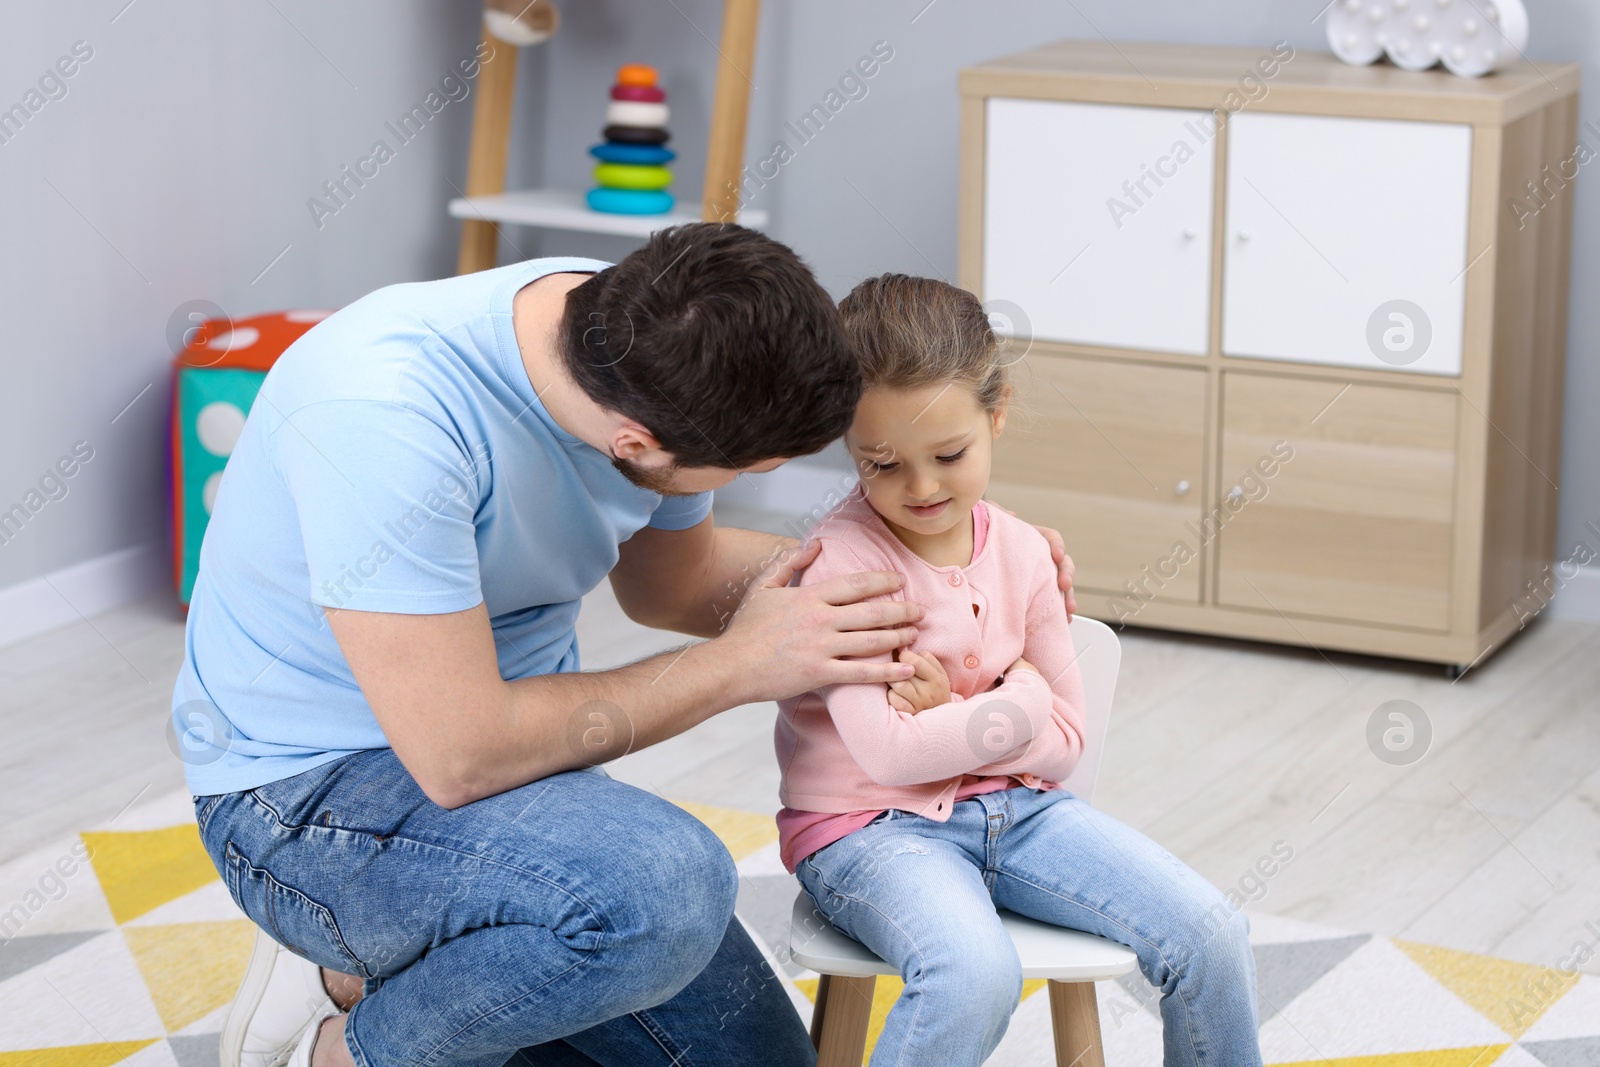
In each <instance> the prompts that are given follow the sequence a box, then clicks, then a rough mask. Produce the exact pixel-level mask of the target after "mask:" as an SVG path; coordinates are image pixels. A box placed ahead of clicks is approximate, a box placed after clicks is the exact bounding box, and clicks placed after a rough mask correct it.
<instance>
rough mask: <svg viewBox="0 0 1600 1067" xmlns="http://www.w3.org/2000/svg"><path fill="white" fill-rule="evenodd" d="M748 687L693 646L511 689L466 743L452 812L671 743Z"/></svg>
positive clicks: (739, 698)
mask: <svg viewBox="0 0 1600 1067" xmlns="http://www.w3.org/2000/svg"><path fill="white" fill-rule="evenodd" d="M744 681H745V679H744V677H741V674H740V672H739V671H738V670H737V665H736V664H732V663H730V662H728V657H727V656H725V655H724V653H723V651H722V649H721V648H720V647H718V646H716V645H715V644H713V643H711V642H697V643H695V644H692V645H688V646H685V647H684V648H680V649H673V650H672V651H670V652H664V653H662V654H660V655H658V656H652V657H650V658H649V659H645V660H640V661H639V662H637V663H631V664H628V665H627V666H625V667H619V668H617V669H615V670H609V671H593V672H581V673H571V674H550V675H543V676H541V677H537V678H523V679H519V680H517V681H513V682H508V683H506V687H507V690H508V700H507V703H506V707H505V710H504V713H503V715H502V716H500V717H499V719H498V722H497V723H496V726H495V727H492V728H490V729H487V730H476V731H473V732H472V733H471V735H470V740H468V738H467V737H462V740H468V745H469V746H470V748H469V750H468V751H463V752H460V753H458V756H459V761H458V766H459V768H460V773H459V778H458V780H457V781H456V782H454V783H452V786H451V788H450V790H449V795H448V797H447V799H448V800H449V801H451V803H449V804H448V806H451V807H455V806H459V805H461V804H468V803H471V802H472V801H474V800H481V799H483V798H484V797H489V796H494V795H495V794H497V793H503V792H505V791H506V790H507V789H514V788H516V787H518V786H521V785H525V784H527V783H528V782H532V781H537V780H538V779H540V778H544V777H547V776H549V775H552V774H559V773H561V772H562V771H570V770H575V769H577V768H580V767H591V766H594V765H595V764H597V763H605V762H607V761H608V760H613V759H616V758H617V757H618V756H622V755H625V754H627V753H628V752H632V751H635V750H637V749H640V748H645V747H647V746H649V745H653V744H656V743H657V742H660V741H665V740H666V739H667V738H669V737H673V736H676V735H677V734H680V733H682V732H683V731H685V730H688V729H690V728H691V727H694V726H697V725H699V724H700V723H701V722H704V721H705V720H706V719H708V718H710V717H711V716H713V715H715V714H717V713H718V712H722V711H726V710H727V709H729V708H731V707H734V706H736V705H738V704H741V703H745V702H746V695H745V693H744Z"/></svg>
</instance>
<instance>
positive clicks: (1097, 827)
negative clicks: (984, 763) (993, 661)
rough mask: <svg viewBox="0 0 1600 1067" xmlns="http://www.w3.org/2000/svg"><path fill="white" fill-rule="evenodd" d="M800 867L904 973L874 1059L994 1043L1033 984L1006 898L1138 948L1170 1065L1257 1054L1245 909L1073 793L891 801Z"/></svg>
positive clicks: (1246, 1063) (918, 1059)
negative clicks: (946, 808) (937, 815)
mask: <svg viewBox="0 0 1600 1067" xmlns="http://www.w3.org/2000/svg"><path fill="white" fill-rule="evenodd" d="M798 874H799V875H800V881H801V884H802V885H804V886H805V888H806V892H808V893H809V894H810V895H811V899H812V900H813V901H814V902H815V903H816V905H817V907H818V908H819V909H820V910H821V911H822V913H823V914H824V915H825V916H827V918H828V920H829V921H830V922H832V923H833V925H835V926H837V927H838V928H839V929H840V930H842V931H844V932H845V933H847V934H849V935H850V936H851V937H853V938H855V939H856V940H857V941H860V942H861V943H862V944H863V945H866V946H867V947H868V948H870V949H872V951H874V952H876V953H877V954H878V955H879V956H881V957H882V958H883V959H884V960H885V961H887V962H888V963H890V964H892V965H893V966H895V967H897V968H899V970H900V975H901V977H902V978H904V979H905V992H904V993H903V994H902V995H901V997H900V999H899V1000H898V1001H897V1002H896V1003H895V1005H894V1008H893V1009H892V1010H891V1011H890V1012H889V1018H888V1020H887V1021H886V1023H885V1025H884V1028H883V1033H882V1035H881V1036H880V1037H879V1039H878V1044H877V1047H876V1048H875V1050H874V1051H873V1054H872V1067H913V1065H919V1067H920V1065H923V1064H934V1063H937V1064H941V1065H945V1067H964V1065H976V1064H979V1063H981V1062H983V1060H984V1058H985V1057H987V1056H988V1055H989V1053H991V1052H993V1051H994V1048H995V1046H996V1045H997V1044H998V1043H999V1041H1000V1038H1001V1036H1002V1035H1004V1033H1005V1031H1006V1025H1007V1023H1008V1022H1009V1021H1010V1018H1011V1013H1012V1011H1013V1010H1014V1009H1015V1008H1016V1006H1017V999H1018V997H1019V996H1020V995H1021V992H1022V970H1021V965H1020V963H1019V962H1018V960H1017V953H1016V950H1015V949H1014V948H1013V947H1012V945H1011V939H1010V938H1009V937H1007V936H1006V933H1005V931H1004V929H1003V928H1002V927H1001V925H1000V920H999V918H998V917H997V915H996V914H995V909H996V908H1006V909H1008V910H1010V911H1014V912H1016V913H1018V914H1020V915H1027V916H1030V917H1032V918H1035V919H1040V920H1043V921H1045V922H1049V923H1054V924H1055V925H1057V926H1065V927H1070V928H1072V929H1074V930H1086V931H1088V932H1090V933H1093V934H1099V935H1100V936H1102V937H1107V938H1110V939H1111V940H1113V941H1118V942H1120V943H1122V944H1124V945H1127V946H1129V947H1130V948H1132V949H1133V950H1134V952H1135V953H1137V954H1138V957H1139V967H1140V969H1141V970H1142V971H1143V972H1144V976H1145V977H1146V978H1147V979H1149V980H1150V983H1151V984H1152V985H1154V986H1155V987H1156V988H1157V989H1159V990H1160V991H1161V997H1162V999H1161V1018H1162V1021H1163V1023H1164V1027H1165V1038H1164V1042H1165V1063H1166V1064H1167V1067H1191V1065H1199V1064H1205V1065H1207V1067H1259V1064H1260V1063H1261V1050H1260V1046H1259V1044H1258V1043H1257V1037H1256V986H1255V961H1254V957H1253V956H1252V955H1251V952H1250V944H1249V940H1248V937H1247V935H1248V932H1249V921H1248V920H1247V919H1246V918H1245V916H1244V915H1243V913H1241V912H1239V911H1238V910H1236V909H1235V908H1234V907H1233V906H1232V905H1231V904H1230V903H1229V902H1228V900H1227V898H1225V897H1224V896H1223V895H1222V894H1221V893H1220V892H1218V890H1217V889H1216V888H1215V887H1214V886H1212V885H1211V883H1209V882H1207V881H1206V880H1205V879H1204V878H1202V877H1200V875H1198V874H1196V873H1195V872H1194V871H1193V870H1190V869H1189V868H1188V867H1186V866H1185V865H1184V864H1183V863H1182V862H1181V861H1179V860H1178V859H1177V858H1176V857H1175V856H1173V855H1172V854H1171V853H1169V852H1167V851H1166V850H1165V849H1163V848H1162V847H1161V846H1160V845H1157V844H1156V843H1155V842H1154V841H1152V840H1150V839H1149V838H1148V837H1145V836H1144V835H1143V834H1141V833H1139V832H1138V831H1137V830H1134V829H1132V828H1131V827H1128V826H1125V825H1123V824H1122V823H1120V822H1118V821H1117V820H1115V819H1113V818H1111V817H1110V816H1109V815H1106V814H1104V813H1102V812H1100V811H1097V810H1095V809H1094V808H1093V807H1091V806H1090V805H1089V804H1087V803H1086V802H1084V801H1083V800H1081V799H1079V798H1078V797H1076V796H1074V795H1073V794H1072V793H1069V792H1066V791H1065V790H1059V789H1057V790H1048V791H1043V792H1041V791H1037V790H1033V789H1027V788H1023V787H1018V788H1015V789H1009V790H1006V791H1005V792H999V793H987V794H982V795H979V796H976V797H972V798H970V799H968V800H963V801H961V802H960V803H958V804H956V805H955V808H954V810H953V811H952V812H951V814H950V820H949V821H948V822H943V823H941V822H935V821H934V820H932V819H928V818H925V817H923V816H920V815H914V814H911V813H909V812H904V811H889V812H885V813H884V814H883V815H881V816H879V817H878V819H877V820H876V821H874V822H872V823H870V824H868V825H867V826H865V827H862V828H861V829H860V830H857V831H856V832H855V833H853V834H851V835H850V836H848V837H846V838H843V839H842V840H839V841H836V842H834V843H833V844H831V845H829V846H827V847H826V848H823V849H821V850H820V851H818V852H816V853H814V854H812V855H811V856H810V857H809V858H807V859H806V860H804V861H802V862H801V864H800V868H799V871H798Z"/></svg>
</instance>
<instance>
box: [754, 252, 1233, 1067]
mask: <svg viewBox="0 0 1600 1067" xmlns="http://www.w3.org/2000/svg"><path fill="white" fill-rule="evenodd" d="M840 310H841V312H842V313H843V314H844V317H845V322H846V325H847V327H848V329H849V331H850V334H851V338H852V341H853V342H854V344H855V346H856V348H857V351H858V353H859V355H860V357H861V361H862V368H863V371H864V375H865V379H866V386H867V389H866V392H865V394H864V395H863V396H862V399H861V403H860V405H859V406H858V407H857V409H856V416H855V422H854V423H853V425H852V426H851V427H850V430H849V432H848V433H847V434H846V436H845V443H846V445H847V446H848V447H849V449H850V453H851V455H852V457H853V458H854V459H855V461H856V464H857V466H858V469H859V470H860V472H861V480H860V483H859V485H858V486H857V487H856V489H855V490H854V491H853V492H852V494H851V495H850V496H849V497H848V498H847V499H846V500H845V501H844V502H843V503H841V504H840V505H839V507H838V508H836V509H835V510H834V511H833V512H832V513H831V514H830V515H828V516H827V517H826V518H825V519H823V520H822V522H820V523H819V524H818V525H817V527H816V528H815V529H814V530H813V536H814V537H815V539H816V540H818V541H819V542H820V543H821V550H820V552H819V554H818V556H817V558H816V561H815V562H814V563H812V564H811V566H810V567H809V568H808V569H807V570H806V572H805V574H804V575H803V576H802V578H801V584H804V585H811V584H816V583H819V582H825V581H827V580H829V579H830V578H835V577H838V576H840V575H844V574H850V573H853V572H857V571H873V570H885V571H896V572H899V573H900V574H901V575H903V576H904V578H905V585H904V587H903V589H902V591H901V593H900V594H899V595H900V596H903V598H904V599H906V600H908V601H912V602H915V603H918V604H920V605H922V606H923V608H924V609H925V610H926V617H925V618H924V619H923V620H922V622H920V623H919V624H918V627H917V631H918V634H917V639H916V642H915V644H914V645H913V646H912V647H911V648H908V649H902V650H901V652H900V653H899V657H900V659H901V660H903V661H904V662H908V663H911V664H912V665H913V666H914V667H915V668H916V675H915V677H913V678H912V679H910V680H909V681H905V682H896V683H894V684H892V685H890V686H887V687H886V686H883V685H866V684H853V685H835V686H830V687H827V688H825V689H822V690H818V691H814V692H810V693H806V694H804V695H802V696H800V697H796V698H794V699H792V700H786V701H784V702H783V703H782V705H781V714H780V716H779V719H778V726H777V748H778V760H779V765H780V766H781V767H782V768H783V786H782V792H781V796H782V800H783V803H784V805H785V806H784V808H783V810H782V811H781V812H779V813H778V830H779V835H780V848H781V852H782V857H783V862H784V864H785V866H787V867H788V869H789V870H791V871H794V872H795V873H796V874H798V875H799V878H800V882H801V884H802V885H803V886H805V889H806V892H807V893H808V894H810V896H811V898H812V900H813V901H814V902H815V903H816V905H817V907H818V908H819V909H820V910H821V912H822V913H823V914H824V915H825V916H827V918H828V920H829V921H830V922H832V923H833V925H835V926H837V927H838V928H839V929H840V930H842V931H844V932H845V933H847V934H849V935H850V936H851V937H853V938H855V939H856V940H857V941H860V942H861V943H862V944H864V945H866V946H867V947H868V948H870V949H872V951H874V952H876V953H877V954H878V955H879V956H881V957H883V959H885V960H887V961H888V962H890V963H891V964H893V965H894V966H896V967H897V968H899V970H900V974H901V976H902V977H903V978H904V979H905V992H904V994H902V995H901V997H900V999H899V1000H898V1001H897V1002H896V1004H895V1006H894V1008H893V1010H891V1011H890V1013H889V1017H888V1020H887V1021H886V1023H885V1025H884V1028H883V1032H882V1035H881V1037H880V1038H879V1039H878V1044H877V1047H876V1050H875V1051H874V1052H873V1055H872V1065H873V1067H887V1065H891V1064H893V1065H902V1067H912V1065H916V1067H924V1065H930V1064H939V1065H964V1064H972V1065H975V1064H978V1063H981V1062H982V1061H983V1060H984V1058H985V1057H987V1056H988V1055H989V1054H990V1053H991V1052H992V1051H993V1050H994V1048H995V1045H996V1044H998V1043H999V1041H1000V1038H1001V1036H1002V1035H1003V1034H1004V1033H1005V1030H1006V1025H1007V1023H1008V1022H1009V1021H1010V1017H1011V1013H1012V1011H1013V1010H1014V1009H1015V1008H1016V1006H1017V1001H1018V998H1019V996H1020V995H1021V991H1022V974H1021V966H1020V964H1019V962H1018V960H1017V954H1016V950H1015V949H1014V948H1013V947H1012V944H1011V940H1010V938H1009V937H1007V935H1006V933H1005V931H1004V929H1003V928H1002V927H1001V925H1000V920H999V917H998V916H997V914H996V909H997V908H1007V909H1010V910H1011V911H1014V912H1018V913H1020V914H1022V915H1028V916H1032V917H1033V918H1035V919H1040V920H1043V921H1045V922H1050V923H1055V924H1056V925H1058V926H1065V927H1071V928H1073V929H1077V930H1087V931H1089V932H1091V933H1095V934H1099V935H1101V936H1103V937H1107V938H1110V939H1112V940H1114V941H1118V942H1121V943H1122V944H1125V945H1128V946H1129V947H1131V948H1133V949H1134V950H1135V952H1136V953H1137V954H1138V956H1139V963H1140V967H1141V969H1142V970H1143V972H1144V975H1145V977H1146V978H1148V979H1149V980H1150V982H1151V984H1153V985H1154V986H1156V987H1157V988H1158V989H1159V990H1160V991H1161V993H1162V1000H1161V1017H1162V1020H1163V1023H1164V1026H1165V1048H1166V1055H1165V1062H1166V1063H1167V1064H1168V1065H1169V1067H1170V1065H1177V1064H1185V1065H1188V1064H1210V1065H1216V1067H1254V1065H1258V1064H1260V1063H1261V1057H1260V1051H1259V1048H1258V1045H1257V1040H1256V991H1255V967H1254V961H1253V959H1252V956H1251V953H1250V947H1249V943H1248V941H1247V939H1246V934H1247V931H1248V922H1247V920H1246V919H1245V918H1244V916H1243V914H1241V913H1240V912H1238V911H1237V910H1236V909H1234V908H1232V907H1231V906H1230V905H1229V904H1228V903H1227V901H1226V898H1224V896H1223V895H1222V894H1221V893H1220V892H1218V891H1217V890H1216V889H1215V888H1214V887H1213V886H1212V885H1211V884H1210V883H1209V882H1207V881H1206V880H1205V879H1204V878H1202V877H1200V876H1199V875H1198V874H1196V873H1195V872H1194V871H1192V870H1190V869H1189V868H1188V867H1186V866H1184V864H1183V863H1181V862H1180V861H1179V860H1178V859H1177V858H1175V857H1174V856H1172V855H1171V854H1170V853H1168V852H1167V851H1165V850H1164V849H1162V848H1161V847H1160V846H1159V845H1157V844H1156V843H1155V842H1153V841H1151V840H1150V839H1149V838H1147V837H1145V836H1144V835H1143V834H1140V833H1139V832H1137V831H1136V830H1133V829H1131V828H1130V827H1127V826H1125V825H1123V824H1122V823H1120V822H1118V821H1116V820H1115V819H1112V818H1110V817H1109V816H1107V815H1104V814H1102V813H1101V812H1099V811H1097V810H1095V809H1094V808H1092V807H1090V806H1089V805H1088V804H1086V803H1085V802H1084V801H1082V800H1080V799H1078V798H1077V797H1076V796H1074V795H1073V794H1072V793H1070V792H1068V791H1066V790H1064V789H1062V788H1061V787H1060V785H1059V784H1058V783H1060V782H1061V781H1062V780H1063V779H1064V778H1066V777H1067V776H1068V775H1069V774H1070V773H1071V771H1072V769H1073V767H1074V766H1075V765H1076V764H1077V762H1078V759H1079V758H1080V757H1081V756H1082V754H1083V732H1084V719H1083V689H1082V685H1081V684H1080V681H1079V678H1078V669H1077V666H1076V664H1075V662H1074V655H1073V650H1072V639H1071V637H1070V635H1069V633H1068V627H1067V613H1066V608H1065V606H1064V604H1063V601H1062V596H1061V593H1060V590H1059V589H1058V587H1057V584H1056V565H1055V564H1054V562H1052V560H1051V558H1050V551H1049V548H1048V546H1047V544H1046V542H1045V540H1044V537H1043V536H1042V535H1040V534H1039V533H1038V531H1036V530H1035V529H1033V528H1032V527H1031V526H1029V525H1028V524H1027V523H1025V522H1023V521H1021V520H1020V519H1017V518H1015V517H1013V516H1011V515H1010V514H1008V513H1006V512H1005V511H1002V510H1000V509H999V508H997V507H994V506H993V505H991V504H989V503H987V502H986V501H984V500H983V494H984V493H985V491H986V490H987V489H988V485H989V466H990V457H991V451H992V448H993V444H994V439H995V438H997V437H998V436H999V435H1000V432H1001V430H1002V429H1003V428H1004V427H1005V422H1006V407H1007V402H1008V400H1009V398H1010V394H1011V388H1010V385H1009V384H1008V383H1007V381H1006V369H1005V366H1004V364H1003V360H1002V357H1001V354H1000V353H999V351H998V350H997V345H996V341H995V337H994V334H993V332H992V331H991V330H990V328H989V322H988V319H987V317H986V316H985V314H984V311H983V308H982V306H981V305H980V304H979V303H978V301H977V299H976V298H975V297H973V296H972V295H971V294H970V293H967V292H965V291H963V290H960V289H957V288H955V287H953V286H950V285H946V284H945V283H943V282H939V281H935V280H933V279H928V278H911V277H907V276H905V275H895V274H890V275H884V276H882V277H878V278H873V279H870V280H868V281H866V282H863V283H862V284H861V285H859V286H857V287H856V289H855V291H854V292H852V293H851V294H850V295H849V296H848V297H846V298H845V300H844V302H843V304H841V305H840Z"/></svg>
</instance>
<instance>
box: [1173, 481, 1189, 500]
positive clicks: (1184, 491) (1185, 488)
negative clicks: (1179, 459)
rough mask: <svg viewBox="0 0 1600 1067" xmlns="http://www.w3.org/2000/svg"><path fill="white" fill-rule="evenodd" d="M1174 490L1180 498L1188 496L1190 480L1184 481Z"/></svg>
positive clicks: (1174, 487)
mask: <svg viewBox="0 0 1600 1067" xmlns="http://www.w3.org/2000/svg"><path fill="white" fill-rule="evenodd" d="M1172 489H1173V491H1174V492H1175V493H1177V494H1178V495H1179V496H1187V495H1188V493H1189V479H1187V478H1185V479H1183V480H1182V481H1180V482H1179V483H1178V484H1177V485H1175V486H1173V487H1172Z"/></svg>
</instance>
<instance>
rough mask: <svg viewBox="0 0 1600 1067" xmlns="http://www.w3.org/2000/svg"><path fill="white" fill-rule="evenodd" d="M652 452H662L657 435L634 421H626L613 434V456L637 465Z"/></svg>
mask: <svg viewBox="0 0 1600 1067" xmlns="http://www.w3.org/2000/svg"><path fill="white" fill-rule="evenodd" d="M651 452H661V442H660V441H658V440H657V439H656V435H655V434H653V433H651V432H650V431H649V430H647V429H645V428H644V427H643V426H641V425H639V424H638V423H637V422H634V421H632V420H625V421H624V422H623V423H622V425H621V426H618V427H617V428H616V429H615V430H613V431H612V433H611V454H612V455H613V456H615V457H617V458H618V459H625V460H631V461H633V462H635V463H637V462H639V461H640V459H641V458H644V457H645V456H647V454H648V453H651Z"/></svg>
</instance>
